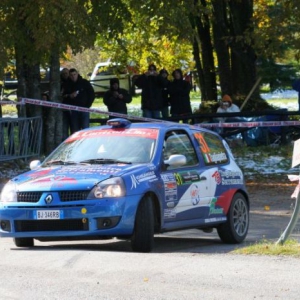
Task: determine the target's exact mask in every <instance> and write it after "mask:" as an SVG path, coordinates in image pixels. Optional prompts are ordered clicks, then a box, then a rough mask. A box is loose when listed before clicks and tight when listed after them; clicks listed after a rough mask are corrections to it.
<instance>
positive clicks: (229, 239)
mask: <svg viewBox="0 0 300 300" xmlns="http://www.w3.org/2000/svg"><path fill="white" fill-rule="evenodd" d="M248 228H249V207H248V203H247V200H246V199H245V197H244V196H243V195H242V194H240V193H237V194H235V195H234V197H233V199H232V202H231V205H230V208H229V211H228V214H227V221H226V223H223V224H221V225H219V226H218V228H217V231H218V235H219V237H220V239H221V240H222V241H223V242H224V243H228V244H237V243H241V242H242V241H243V240H244V239H245V238H246V235H247V233H248Z"/></svg>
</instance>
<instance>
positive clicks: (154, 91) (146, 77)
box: [135, 64, 167, 119]
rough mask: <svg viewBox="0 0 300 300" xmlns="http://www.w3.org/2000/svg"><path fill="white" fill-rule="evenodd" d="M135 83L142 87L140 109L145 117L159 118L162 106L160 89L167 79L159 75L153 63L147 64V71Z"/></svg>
mask: <svg viewBox="0 0 300 300" xmlns="http://www.w3.org/2000/svg"><path fill="white" fill-rule="evenodd" d="M135 85H136V86H137V87H138V88H140V89H142V103H141V104H142V111H143V117H145V118H154V119H158V118H160V112H161V109H162V107H163V99H162V89H163V88H164V87H165V86H166V85H167V80H166V79H165V78H163V77H162V76H161V75H159V74H158V73H157V71H156V66H155V65H154V64H151V65H149V67H148V71H147V72H146V73H145V74H143V75H141V76H139V77H138V78H137V79H136V81H135Z"/></svg>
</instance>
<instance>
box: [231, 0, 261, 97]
mask: <svg viewBox="0 0 300 300" xmlns="http://www.w3.org/2000/svg"><path fill="white" fill-rule="evenodd" d="M229 8H230V16H231V18H230V20H231V23H230V35H231V36H232V43H231V59H232V78H233V82H234V84H233V91H234V94H236V95H240V96H241V97H242V98H245V97H246V96H247V94H248V93H249V92H250V90H251V89H252V87H253V86H254V84H255V82H256V65H255V64H256V56H255V53H254V50H253V48H252V46H251V44H249V42H247V41H245V36H246V34H245V33H246V31H248V32H251V31H252V23H251V22H252V21H251V18H252V15H253V1H252V0H245V1H243V3H241V2H238V1H230V2H229ZM254 95H256V96H258V97H259V89H257V90H256V93H254Z"/></svg>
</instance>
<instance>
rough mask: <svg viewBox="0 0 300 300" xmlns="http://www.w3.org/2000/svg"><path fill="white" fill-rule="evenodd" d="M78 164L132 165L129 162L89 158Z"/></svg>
mask: <svg viewBox="0 0 300 300" xmlns="http://www.w3.org/2000/svg"><path fill="white" fill-rule="evenodd" d="M80 163H90V164H128V165H130V164H132V162H130V161H123V160H119V159H115V158H91V159H86V160H83V161H81V162H80Z"/></svg>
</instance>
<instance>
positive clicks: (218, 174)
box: [212, 171, 222, 184]
mask: <svg viewBox="0 0 300 300" xmlns="http://www.w3.org/2000/svg"><path fill="white" fill-rule="evenodd" d="M212 177H213V178H215V181H216V183H217V184H221V182H222V178H221V175H220V173H219V171H216V172H214V173H213V174H212Z"/></svg>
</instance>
